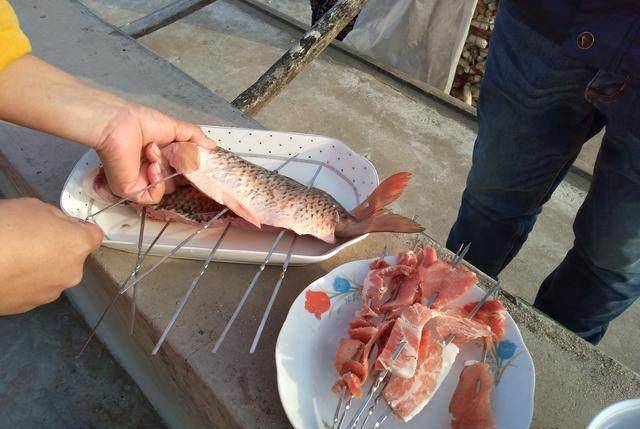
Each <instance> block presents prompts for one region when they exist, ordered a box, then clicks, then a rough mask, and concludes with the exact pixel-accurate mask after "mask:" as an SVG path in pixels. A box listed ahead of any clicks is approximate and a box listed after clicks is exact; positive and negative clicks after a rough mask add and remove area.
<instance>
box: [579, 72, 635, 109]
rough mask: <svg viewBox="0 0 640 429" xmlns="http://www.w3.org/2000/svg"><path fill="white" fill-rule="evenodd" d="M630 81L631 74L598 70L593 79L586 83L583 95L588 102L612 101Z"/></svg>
mask: <svg viewBox="0 0 640 429" xmlns="http://www.w3.org/2000/svg"><path fill="white" fill-rule="evenodd" d="M630 81H631V76H621V75H617V74H613V73H611V72H608V71H604V70H598V72H597V73H596V74H595V76H594V77H593V79H591V81H590V82H589V83H588V84H587V87H586V89H585V91H584V97H585V99H586V100H587V101H589V102H594V101H613V100H615V99H616V98H618V97H619V96H620V95H621V94H622V93H623V92H624V90H625V89H626V88H627V86H628V85H629V82H630Z"/></svg>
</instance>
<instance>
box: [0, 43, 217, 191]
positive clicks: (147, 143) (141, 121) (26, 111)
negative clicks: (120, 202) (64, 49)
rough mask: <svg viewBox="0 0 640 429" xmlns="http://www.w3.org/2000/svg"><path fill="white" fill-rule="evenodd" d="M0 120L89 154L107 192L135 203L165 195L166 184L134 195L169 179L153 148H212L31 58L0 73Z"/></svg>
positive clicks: (166, 119)
mask: <svg viewBox="0 0 640 429" xmlns="http://www.w3.org/2000/svg"><path fill="white" fill-rule="evenodd" d="M0 120H5V121H9V122H12V123H15V124H19V125H23V126H26V127H30V128H33V129H37V130H41V131H44V132H47V133H50V134H54V135H56V136H60V137H63V138H65V139H68V140H72V141H75V142H78V143H80V144H83V145H85V146H89V147H92V148H94V149H95V150H96V151H97V152H98V154H99V155H100V158H101V159H102V162H103V164H104V167H105V173H106V175H107V181H108V182H109V187H110V188H111V190H112V191H113V192H114V193H115V194H117V195H119V196H121V197H129V198H131V199H132V200H133V201H135V202H139V203H156V202H158V201H159V200H160V198H162V195H163V194H164V193H165V191H166V190H167V187H169V189H168V190H169V191H170V190H171V186H172V183H170V182H169V183H162V184H159V185H157V186H154V187H153V188H151V189H149V190H148V191H145V192H143V193H140V194H135V192H134V191H137V190H140V189H143V188H145V187H146V186H148V185H149V184H151V183H153V182H156V181H158V180H160V179H162V178H164V177H165V176H166V175H168V174H169V171H168V167H166V168H165V171H162V170H163V168H162V165H163V163H162V156H161V154H160V152H159V150H158V149H159V148H162V147H163V146H166V145H168V144H170V143H173V142H174V141H179V142H191V143H196V144H198V145H201V146H205V147H211V148H213V147H215V144H214V143H213V142H212V141H211V140H209V139H208V138H207V137H206V136H205V135H204V133H203V132H202V130H201V129H200V128H199V127H198V126H196V125H194V124H191V123H188V122H184V121H180V120H178V119H175V118H172V117H170V116H167V115H164V114H162V113H160V112H158V111H156V110H154V109H151V108H148V107H144V106H141V105H139V104H136V103H132V102H129V101H127V100H124V99H122V98H120V97H118V96H116V95H114V94H111V93H109V92H106V91H103V90H100V89H98V88H94V87H91V86H89V85H86V84H85V83H83V82H81V81H79V80H78V79H76V78H74V77H73V76H71V75H69V74H68V73H65V72H64V71H62V70H60V69H58V68H56V67H53V66H51V65H49V64H47V63H46V62H44V61H42V60H40V59H39V58H37V57H36V56H34V55H25V56H23V57H21V58H19V59H17V60H15V61H14V62H12V63H11V64H9V66H7V67H6V68H5V69H4V70H2V71H0ZM164 165H167V164H164Z"/></svg>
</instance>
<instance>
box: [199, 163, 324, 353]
mask: <svg viewBox="0 0 640 429" xmlns="http://www.w3.org/2000/svg"><path fill="white" fill-rule="evenodd" d="M322 167H323V166H322V165H320V166H319V167H318V169H317V170H316V172H315V174H314V175H313V178H312V179H311V182H310V183H309V185H308V186H307V189H310V188H312V187H313V184H314V183H315V181H316V179H317V178H318V175H319V174H320V171H321V170H322ZM286 232H287V231H286V230H282V231H280V232H279V233H278V235H277V236H276V239H275V240H274V242H273V244H272V245H271V248H270V249H269V252H268V253H267V256H266V257H265V259H264V261H263V262H262V264H261V265H260V267H259V268H258V271H257V272H256V274H255V275H254V276H253V279H252V280H251V283H249V286H248V287H247V289H246V290H245V292H244V295H243V296H242V298H241V299H240V302H239V303H238V306H237V307H236V309H235V311H234V312H233V314H232V315H231V318H230V319H229V321H228V322H227V324H226V325H225V327H224V329H223V331H222V334H221V335H220V337H219V338H218V341H216V343H215V345H214V346H213V349H212V350H211V352H212V353H217V351H218V349H219V348H220V346H221V345H222V343H223V342H224V339H225V338H226V336H227V334H228V333H229V330H230V329H231V326H232V325H233V324H234V322H235V321H236V319H237V318H238V315H239V314H240V311H241V310H242V307H243V306H244V303H245V302H246V300H247V298H248V297H249V295H250V294H251V291H252V290H253V288H254V287H255V285H256V283H257V282H258V279H260V276H261V275H262V272H263V271H264V269H265V268H266V266H267V264H268V263H269V261H270V260H271V257H272V256H273V252H274V251H275V249H276V246H277V245H278V243H280V241H281V240H282V237H284V235H285V233H286ZM293 244H294V243H293V242H292V246H291V248H290V250H291V249H292V248H293ZM290 259H291V252H289V255H288V258H287V260H286V261H285V262H286V264H287V266H288V265H289V260H290ZM267 316H268V315H267Z"/></svg>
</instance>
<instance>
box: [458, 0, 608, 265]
mask: <svg viewBox="0 0 640 429" xmlns="http://www.w3.org/2000/svg"><path fill="white" fill-rule="evenodd" d="M507 3H508V2H501V3H500V9H499V11H498V17H497V19H496V25H495V29H494V32H493V35H492V38H491V47H490V52H489V57H488V61H487V68H486V73H485V76H484V79H483V81H482V86H481V90H480V100H479V103H478V124H479V127H478V137H477V139H476V143H475V147H474V151H473V163H472V167H471V171H470V173H469V176H468V179H467V187H466V189H465V191H464V193H463V196H462V204H461V207H460V211H459V213H458V218H457V220H456V222H455V224H454V225H453V228H452V230H451V233H450V235H449V239H448V240H447V247H448V248H449V249H452V250H454V251H455V249H457V248H458V247H459V246H460V244H462V243H468V242H472V246H471V249H470V251H469V253H468V254H467V257H466V259H467V260H468V261H469V262H471V263H472V264H474V265H475V266H476V267H478V268H480V269H481V270H482V271H484V272H485V273H487V274H489V275H490V276H492V277H496V276H497V275H498V273H500V271H501V270H502V269H503V268H504V267H505V266H506V265H507V264H508V263H509V261H510V260H511V259H512V258H513V257H514V256H515V255H516V253H517V252H518V250H520V247H521V246H522V244H523V243H524V241H525V240H526V238H527V235H528V234H529V232H530V231H531V229H532V228H533V225H534V223H535V220H536V216H537V215H538V213H540V208H541V206H542V204H543V203H545V202H546V201H547V200H548V199H549V197H550V196H551V194H552V193H553V190H554V189H555V188H556V186H557V185H558V183H560V181H561V180H562V178H563V177H564V175H565V174H566V172H567V170H568V168H569V166H570V165H571V163H572V162H573V161H574V159H575V158H576V156H577V154H578V153H579V151H580V148H581V147H582V144H583V143H584V142H585V141H586V140H588V139H589V138H590V137H591V136H592V135H593V134H595V133H596V132H598V131H599V130H600V129H601V127H602V118H601V116H600V115H599V113H598V112H597V110H596V109H595V108H594V107H593V106H592V105H591V104H589V103H588V102H587V101H586V100H585V98H584V89H585V87H586V85H587V84H588V82H589V81H590V80H591V79H592V78H593V76H594V74H595V73H596V71H595V70H593V69H591V68H588V67H586V66H584V65H583V64H581V63H579V62H578V61H574V60H571V59H569V58H567V57H565V56H563V55H562V54H561V53H560V52H559V49H558V48H557V46H556V45H555V44H553V43H552V42H551V41H549V40H547V39H546V38H544V37H542V36H541V35H540V34H538V33H537V32H535V31H534V30H532V29H531V28H529V27H527V26H526V25H525V24H523V23H522V22H521V21H520V20H519V19H517V17H515V16H514V15H512V14H511V12H510V10H509V8H508V7H507V5H506V4H507Z"/></svg>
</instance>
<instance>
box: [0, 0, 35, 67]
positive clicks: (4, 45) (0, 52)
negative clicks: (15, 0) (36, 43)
mask: <svg viewBox="0 0 640 429" xmlns="http://www.w3.org/2000/svg"><path fill="white" fill-rule="evenodd" d="M29 52H31V44H30V43H29V39H27V36H25V35H24V33H23V32H22V30H20V23H19V22H18V17H17V16H16V14H15V12H14V11H13V9H12V8H11V5H10V4H9V2H8V1H7V0H0V70H2V69H3V68H5V67H6V66H7V64H9V63H10V62H11V61H13V60H15V59H18V58H20V57H21V56H23V55H25V54H28V53H29Z"/></svg>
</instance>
